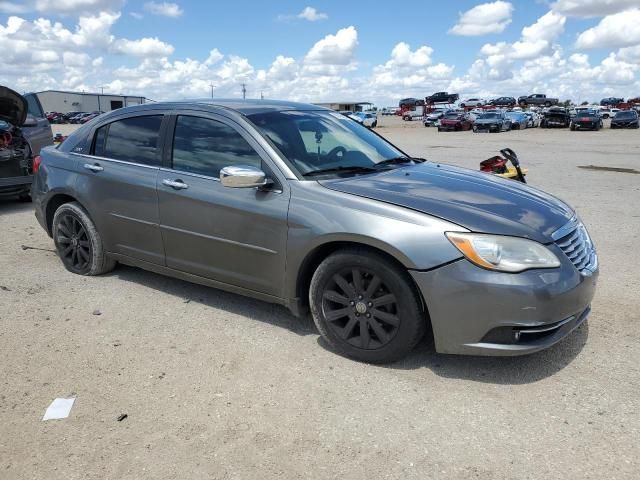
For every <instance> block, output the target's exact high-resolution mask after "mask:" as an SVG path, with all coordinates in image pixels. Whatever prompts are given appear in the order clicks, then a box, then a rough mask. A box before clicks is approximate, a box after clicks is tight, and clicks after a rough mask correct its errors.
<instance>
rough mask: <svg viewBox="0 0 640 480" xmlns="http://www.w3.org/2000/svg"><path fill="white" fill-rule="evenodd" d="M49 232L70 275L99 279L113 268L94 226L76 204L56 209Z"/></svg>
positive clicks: (87, 215)
mask: <svg viewBox="0 0 640 480" xmlns="http://www.w3.org/2000/svg"><path fill="white" fill-rule="evenodd" d="M52 230H53V242H54V244H55V246H56V250H57V252H58V256H59V257H60V259H61V260H62V263H63V265H64V266H65V268H66V269H67V270H69V271H70V272H72V273H77V274H78V275H89V276H92V275H101V274H103V273H107V272H110V271H111V270H113V269H114V267H115V266H116V262H115V261H114V260H112V259H110V258H109V257H107V255H106V252H105V249H104V244H103V243H102V237H101V236H100V234H99V233H98V230H97V229H96V226H95V224H94V223H93V221H92V220H91V218H90V217H89V214H88V213H87V211H86V210H85V209H84V208H83V207H82V206H81V205H80V204H79V203H78V202H70V203H65V204H63V205H61V206H60V207H58V209H57V210H56V213H55V214H54V216H53V228H52Z"/></svg>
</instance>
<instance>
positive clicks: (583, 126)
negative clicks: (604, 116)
mask: <svg viewBox="0 0 640 480" xmlns="http://www.w3.org/2000/svg"><path fill="white" fill-rule="evenodd" d="M573 126H574V127H575V128H576V130H595V129H596V128H598V124H597V123H591V122H574V124H573Z"/></svg>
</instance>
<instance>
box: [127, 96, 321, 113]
mask: <svg viewBox="0 0 640 480" xmlns="http://www.w3.org/2000/svg"><path fill="white" fill-rule="evenodd" d="M150 106H152V108H154V109H155V108H167V109H174V108H188V107H196V106H197V107H200V108H202V107H204V108H206V107H211V108H212V109H213V108H224V109H228V110H234V111H236V112H239V113H241V114H242V115H252V114H256V113H268V112H283V111H291V110H297V111H309V110H320V111H333V110H331V109H329V108H325V107H321V106H319V105H313V104H310V103H298V102H289V101H285V100H241V99H216V98H205V99H193V100H179V101H173V102H154V103H145V104H142V105H132V106H130V107H125V108H121V109H119V110H118V111H119V112H135V111H138V110H146V109H148V108H149V107H150Z"/></svg>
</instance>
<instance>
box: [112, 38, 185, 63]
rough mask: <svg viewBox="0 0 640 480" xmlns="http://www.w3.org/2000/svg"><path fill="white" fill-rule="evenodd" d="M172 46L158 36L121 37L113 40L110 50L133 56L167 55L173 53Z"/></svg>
mask: <svg viewBox="0 0 640 480" xmlns="http://www.w3.org/2000/svg"><path fill="white" fill-rule="evenodd" d="M173 50H174V48H173V46H172V45H169V44H168V43H165V42H163V41H161V40H159V39H158V38H155V37H154V38H141V39H139V40H128V39H126V38H121V39H118V40H116V41H114V42H113V46H112V51H113V52H115V53H121V54H125V55H132V56H134V57H143V58H149V57H168V56H169V55H171V54H172V53H173Z"/></svg>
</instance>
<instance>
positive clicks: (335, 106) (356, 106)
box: [314, 102, 373, 112]
mask: <svg viewBox="0 0 640 480" xmlns="http://www.w3.org/2000/svg"><path fill="white" fill-rule="evenodd" d="M314 105H318V106H320V107H327V108H330V109H332V110H336V111H338V112H343V111H351V112H362V111H363V110H368V109H369V108H371V105H373V104H372V103H371V102H322V103H314Z"/></svg>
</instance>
